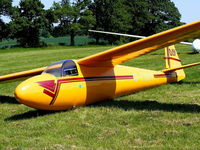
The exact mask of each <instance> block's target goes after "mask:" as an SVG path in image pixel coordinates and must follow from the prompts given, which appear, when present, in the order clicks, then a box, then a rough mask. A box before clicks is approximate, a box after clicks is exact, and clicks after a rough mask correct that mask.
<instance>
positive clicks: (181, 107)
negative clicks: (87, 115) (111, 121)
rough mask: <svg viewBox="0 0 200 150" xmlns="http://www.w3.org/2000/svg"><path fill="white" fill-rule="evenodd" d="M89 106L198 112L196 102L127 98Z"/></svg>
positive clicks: (199, 107) (199, 110)
mask: <svg viewBox="0 0 200 150" xmlns="http://www.w3.org/2000/svg"><path fill="white" fill-rule="evenodd" d="M90 107H115V108H120V109H123V110H131V109H134V110H147V111H157V110H159V111H166V112H180V113H199V112H200V106H199V105H196V104H177V103H172V104H169V103H160V102H157V101H154V100H146V101H129V100H120V101H118V100H116V101H115V100H110V101H105V102H102V103H98V104H95V105H91V106H90Z"/></svg>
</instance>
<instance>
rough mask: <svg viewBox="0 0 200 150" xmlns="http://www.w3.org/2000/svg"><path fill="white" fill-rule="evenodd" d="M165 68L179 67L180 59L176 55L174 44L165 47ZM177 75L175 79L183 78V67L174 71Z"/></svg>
mask: <svg viewBox="0 0 200 150" xmlns="http://www.w3.org/2000/svg"><path fill="white" fill-rule="evenodd" d="M164 59H165V61H166V69H170V68H176V67H181V66H182V64H181V60H180V59H179V57H178V54H177V51H176V48H175V46H174V45H172V46H168V47H166V48H165V57H164ZM174 72H175V73H176V75H177V81H180V80H183V79H184V78H185V72H184V70H183V69H180V70H176V71H174Z"/></svg>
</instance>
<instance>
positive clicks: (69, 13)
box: [53, 0, 95, 45]
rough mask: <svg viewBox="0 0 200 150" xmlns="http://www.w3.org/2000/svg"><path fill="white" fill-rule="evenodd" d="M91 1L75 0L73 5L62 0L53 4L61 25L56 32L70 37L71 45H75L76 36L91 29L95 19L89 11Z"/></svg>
mask: <svg viewBox="0 0 200 150" xmlns="http://www.w3.org/2000/svg"><path fill="white" fill-rule="evenodd" d="M89 4H90V0H75V1H73V3H71V2H70V1H69V0H62V1H61V2H59V3H54V4H53V9H54V11H55V14H56V16H57V18H58V20H59V21H58V22H59V25H58V26H57V27H56V28H55V31H56V32H57V33H59V35H66V34H69V35H70V39H71V40H70V45H74V44H75V42H74V39H75V36H76V35H78V34H84V33H86V32H85V31H87V30H88V29H90V28H91V27H92V26H93V24H94V22H95V18H94V17H93V14H92V12H91V11H90V10H89V9H88V5H89Z"/></svg>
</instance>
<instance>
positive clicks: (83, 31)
mask: <svg viewBox="0 0 200 150" xmlns="http://www.w3.org/2000/svg"><path fill="white" fill-rule="evenodd" d="M2 15H4V16H8V17H9V18H10V19H11V21H10V22H9V23H5V22H4V21H3V20H2V19H1V18H0V40H2V39H4V38H5V39H6V38H11V39H17V41H18V42H19V44H20V45H21V46H24V47H37V46H41V45H42V43H41V41H40V37H42V36H43V37H47V36H54V37H58V36H66V35H69V36H70V39H71V40H70V43H71V45H74V39H75V37H76V36H77V35H87V34H88V29H95V30H104V31H111V32H120V33H129V34H137V35H143V36H148V35H151V34H155V33H157V32H160V31H163V30H166V29H169V28H172V27H175V26H179V25H180V24H182V23H181V22H180V18H181V15H180V13H179V11H178V9H177V8H176V7H175V4H174V3H173V2H172V1H171V0H73V1H72V0H71V1H70V0H61V1H60V2H54V3H53V5H52V6H51V8H50V9H47V10H45V9H44V4H42V3H41V1H40V0H21V1H20V2H19V5H18V6H12V0H1V1H0V17H1V16H2ZM90 36H92V37H94V38H95V39H96V42H97V43H98V42H99V41H100V39H104V40H107V41H108V42H109V43H116V42H118V41H119V40H123V38H121V37H117V36H109V35H106V36H104V35H97V34H91V35H90Z"/></svg>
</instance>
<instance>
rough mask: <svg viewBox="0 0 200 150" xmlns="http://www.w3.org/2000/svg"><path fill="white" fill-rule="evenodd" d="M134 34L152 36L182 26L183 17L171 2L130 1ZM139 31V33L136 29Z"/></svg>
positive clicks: (158, 0) (153, 0)
mask: <svg viewBox="0 0 200 150" xmlns="http://www.w3.org/2000/svg"><path fill="white" fill-rule="evenodd" d="M127 3H129V6H130V7H129V10H130V12H131V13H132V16H133V17H132V27H133V29H132V32H134V34H140V35H151V34H155V33H158V32H161V31H163V30H167V29H169V28H173V27H176V26H179V25H180V18H181V15H180V13H179V11H178V9H177V8H176V6H175V4H174V3H173V2H172V1H171V0H140V1H128V2H127ZM136 28H137V29H139V30H138V31H137V30H135V29H136Z"/></svg>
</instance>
